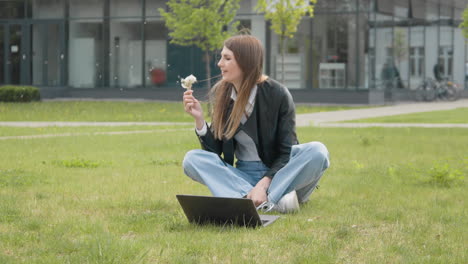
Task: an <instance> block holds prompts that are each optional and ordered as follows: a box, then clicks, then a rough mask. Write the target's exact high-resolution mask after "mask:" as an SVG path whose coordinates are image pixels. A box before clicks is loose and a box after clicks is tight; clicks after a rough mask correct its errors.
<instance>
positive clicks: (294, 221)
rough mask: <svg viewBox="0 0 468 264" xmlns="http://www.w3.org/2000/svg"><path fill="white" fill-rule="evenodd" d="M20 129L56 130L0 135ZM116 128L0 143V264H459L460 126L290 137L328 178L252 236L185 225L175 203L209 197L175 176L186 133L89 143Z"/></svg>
mask: <svg viewBox="0 0 468 264" xmlns="http://www.w3.org/2000/svg"><path fill="white" fill-rule="evenodd" d="M27 129H29V130H31V131H30V134H41V133H45V134H51V133H52V134H53V133H57V134H60V133H63V132H69V131H68V130H67V128H44V131H41V132H40V133H38V132H37V131H35V129H32V128H25V129H23V130H21V129H11V128H3V127H0V131H3V132H1V133H0V134H1V135H4V136H7V135H9V136H14V135H25V134H28V133H26V132H25V130H27ZM55 129H58V130H55ZM122 129H126V130H128V129H131V127H126V128H121V127H119V128H74V131H75V132H81V133H83V134H81V135H75V136H61V137H49V138H35V139H5V140H1V141H0V146H1V149H2V151H1V152H0V263H466V262H467V261H468V256H467V253H466V252H467V251H466V245H467V242H468V241H467V240H468V235H467V233H466V232H465V231H463V230H467V229H468V215H467V210H466V198H467V196H466V183H465V182H466V179H462V175H467V174H468V153H467V152H466V148H463V147H462V146H467V145H468V133H466V129H421V128H361V129H351V128H317V127H309V128H299V129H298V135H299V138H300V140H301V141H302V142H306V141H313V140H320V141H322V142H324V143H325V144H326V145H327V146H328V148H329V150H330V153H331V167H330V169H329V170H328V171H327V172H326V173H325V176H324V177H323V180H322V181H321V183H320V188H319V189H318V190H317V191H316V192H315V193H314V194H313V195H312V198H311V200H310V201H309V202H308V203H307V204H305V205H303V207H302V209H301V211H300V213H298V214H293V215H283V216H282V217H281V218H280V219H279V220H278V221H276V222H275V223H273V224H272V225H270V226H268V227H266V228H258V229H248V228H234V227H231V226H224V227H217V226H205V227H198V226H194V225H191V224H189V223H187V221H186V219H185V216H184V215H183V212H182V210H181V208H180V207H179V205H178V203H177V201H176V199H175V195H176V194H179V193H184V194H200V195H207V194H209V192H208V190H207V189H206V188H205V187H203V186H202V185H200V184H197V183H195V182H193V181H191V180H189V179H188V178H187V177H186V176H184V174H183V171H182V169H181V161H182V159H183V157H184V154H185V152H186V151H188V150H189V149H193V148H198V147H199V145H198V142H197V139H196V138H195V136H194V132H193V131H190V129H187V128H185V127H176V128H168V127H161V128H159V127H146V129H148V130H151V132H150V133H142V134H125V135H108V134H103V135H94V134H90V133H91V132H93V131H94V130H95V131H101V132H106V131H107V132H109V131H121V130H122ZM142 129H145V128H142V127H135V128H134V130H142ZM168 129H172V130H168ZM65 130H66V131H65Z"/></svg>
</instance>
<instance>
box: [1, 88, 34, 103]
mask: <svg viewBox="0 0 468 264" xmlns="http://www.w3.org/2000/svg"><path fill="white" fill-rule="evenodd" d="M40 99H41V95H40V93H39V89H38V88H37V87H32V86H14V85H5V86H0V102H31V101H39V100H40Z"/></svg>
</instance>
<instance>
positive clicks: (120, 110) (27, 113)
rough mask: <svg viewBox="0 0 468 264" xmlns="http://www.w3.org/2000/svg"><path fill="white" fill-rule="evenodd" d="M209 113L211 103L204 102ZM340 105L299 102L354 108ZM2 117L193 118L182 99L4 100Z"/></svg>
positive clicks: (301, 107)
mask: <svg viewBox="0 0 468 264" xmlns="http://www.w3.org/2000/svg"><path fill="white" fill-rule="evenodd" d="M181 100H182V99H181ZM203 107H204V109H205V113H208V106H207V104H203ZM352 108H355V107H340V106H307V105H299V106H298V107H297V113H298V114H300V113H313V112H323V111H335V110H344V109H352ZM0 121H90V122H100V121H106V122H112V121H113V122H119V121H134V122H145V121H147V122H154V121H159V122H193V119H192V117H190V116H189V115H187V114H186V113H185V112H184V109H183V105H182V101H181V102H167V103H161V102H119V101H65V102H60V101H47V102H36V103H25V104H18V103H0Z"/></svg>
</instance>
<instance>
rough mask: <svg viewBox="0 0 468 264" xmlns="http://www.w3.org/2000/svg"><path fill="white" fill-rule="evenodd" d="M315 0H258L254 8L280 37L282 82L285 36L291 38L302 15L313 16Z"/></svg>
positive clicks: (282, 78) (282, 79)
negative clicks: (263, 15)
mask: <svg viewBox="0 0 468 264" xmlns="http://www.w3.org/2000/svg"><path fill="white" fill-rule="evenodd" d="M316 3H317V0H310V1H308V0H258V3H257V6H256V8H255V9H256V10H257V11H259V12H262V13H264V14H265V18H266V19H267V20H269V21H270V23H271V29H272V30H273V31H274V32H275V33H276V34H277V35H278V36H279V37H280V51H281V72H282V76H281V81H282V82H283V83H284V53H285V50H286V47H285V46H286V45H285V40H286V38H293V37H294V34H295V33H296V32H297V27H298V26H299V23H300V22H301V19H302V17H304V16H305V15H309V16H310V17H313V16H314V4H316Z"/></svg>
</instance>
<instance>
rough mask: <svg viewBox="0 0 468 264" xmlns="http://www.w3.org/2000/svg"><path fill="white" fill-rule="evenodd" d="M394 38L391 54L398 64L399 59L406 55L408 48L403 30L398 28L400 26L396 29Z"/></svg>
mask: <svg viewBox="0 0 468 264" xmlns="http://www.w3.org/2000/svg"><path fill="white" fill-rule="evenodd" d="M394 38H395V39H394V44H393V49H394V54H393V55H394V56H395V58H396V60H397V62H398V64H400V63H401V61H402V60H404V59H405V57H406V55H407V49H408V44H407V43H406V33H405V30H404V29H400V28H399V29H396V30H395V36H394ZM398 66H400V65H398Z"/></svg>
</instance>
